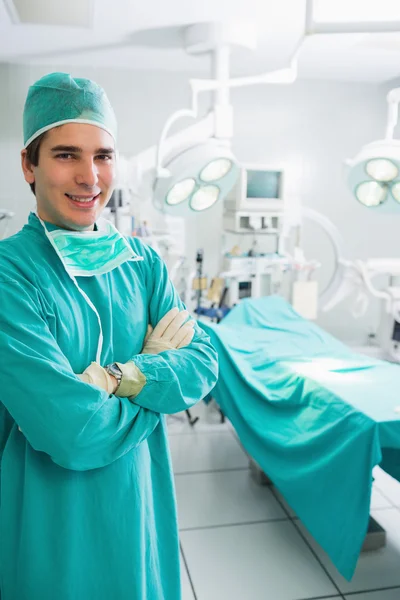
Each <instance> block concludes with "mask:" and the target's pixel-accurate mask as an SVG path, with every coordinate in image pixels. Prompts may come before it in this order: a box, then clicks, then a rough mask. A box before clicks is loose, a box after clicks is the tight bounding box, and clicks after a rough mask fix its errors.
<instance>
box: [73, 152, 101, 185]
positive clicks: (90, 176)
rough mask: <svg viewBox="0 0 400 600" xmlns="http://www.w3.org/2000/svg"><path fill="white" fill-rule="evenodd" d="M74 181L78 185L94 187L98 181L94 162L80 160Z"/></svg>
mask: <svg viewBox="0 0 400 600" xmlns="http://www.w3.org/2000/svg"><path fill="white" fill-rule="evenodd" d="M75 181H76V183H77V184H78V185H84V186H86V187H90V188H92V187H94V186H95V185H97V183H98V181H99V173H98V167H97V165H96V163H95V161H94V160H90V159H89V160H80V161H79V164H78V168H77V170H76V175H75Z"/></svg>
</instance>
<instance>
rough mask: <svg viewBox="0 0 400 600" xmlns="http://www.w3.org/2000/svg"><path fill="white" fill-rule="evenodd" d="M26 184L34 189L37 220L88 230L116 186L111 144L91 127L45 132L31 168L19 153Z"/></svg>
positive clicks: (69, 126)
mask: <svg viewBox="0 0 400 600" xmlns="http://www.w3.org/2000/svg"><path fill="white" fill-rule="evenodd" d="M21 158H22V170H23V172H24V177H25V180H26V181H27V182H28V183H29V184H32V183H34V184H35V195H36V200H37V209H38V215H39V217H40V218H41V219H43V221H47V222H49V223H53V224H54V225H57V226H58V227H62V228H63V229H72V230H74V231H85V230H90V229H93V225H94V223H95V221H96V220H97V219H98V217H99V215H100V213H101V212H102V210H103V208H104V207H105V206H106V204H107V202H108V201H109V199H110V197H111V194H112V192H113V186H114V183H115V175H116V164H115V142H114V139H113V137H112V136H111V135H110V134H109V133H107V132H106V131H104V130H103V129H101V128H100V127H96V126H95V125H87V124H83V123H67V124H65V125H61V126H60V127H55V128H53V129H50V130H49V131H48V132H47V134H46V136H45V137H44V139H43V141H42V143H41V145H40V151H39V163H38V165H37V166H34V165H32V164H31V163H30V162H29V160H28V159H27V155H26V150H22V152H21Z"/></svg>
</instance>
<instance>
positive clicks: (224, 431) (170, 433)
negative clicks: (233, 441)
mask: <svg viewBox="0 0 400 600" xmlns="http://www.w3.org/2000/svg"><path fill="white" fill-rule="evenodd" d="M211 427H212V425H210V428H211ZM217 433H219V434H227V433H230V430H229V429H222V428H221V429H219V431H212V430H211V431H210V430H202V431H200V430H196V426H195V428H194V429H192V431H168V437H177V436H178V435H179V436H180V435H195V436H200V435H207V434H211V435H216V434H217Z"/></svg>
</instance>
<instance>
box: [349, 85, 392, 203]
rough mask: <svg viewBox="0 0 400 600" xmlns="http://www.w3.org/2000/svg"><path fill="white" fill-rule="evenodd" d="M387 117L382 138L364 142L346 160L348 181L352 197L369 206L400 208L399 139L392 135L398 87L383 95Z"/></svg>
mask: <svg viewBox="0 0 400 600" xmlns="http://www.w3.org/2000/svg"><path fill="white" fill-rule="evenodd" d="M387 102H388V120H387V127H386V136H385V138H384V139H383V140H378V141H376V142H371V143H370V144H367V145H366V146H364V147H363V148H362V149H361V150H360V152H359V153H358V154H357V156H356V157H355V158H354V159H352V160H348V161H347V166H348V183H349V187H350V190H351V192H352V193H353V194H354V196H355V197H356V199H357V200H358V201H359V202H361V204H363V205H364V206H368V207H369V208H380V209H381V210H383V211H385V212H393V211H395V212H397V211H400V140H395V139H393V133H394V129H395V127H396V125H397V121H398V109H399V102H400V88H395V89H394V90H391V91H390V92H389V94H388V95H387Z"/></svg>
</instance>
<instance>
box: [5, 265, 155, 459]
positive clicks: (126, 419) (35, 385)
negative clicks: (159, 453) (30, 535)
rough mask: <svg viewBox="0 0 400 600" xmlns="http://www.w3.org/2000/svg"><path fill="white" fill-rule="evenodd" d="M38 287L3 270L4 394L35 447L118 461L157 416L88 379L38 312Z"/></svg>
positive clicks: (57, 454) (55, 455) (59, 455)
mask: <svg viewBox="0 0 400 600" xmlns="http://www.w3.org/2000/svg"><path fill="white" fill-rule="evenodd" d="M40 307H41V299H40V291H39V290H38V289H36V288H35V287H34V286H32V285H31V284H29V283H28V282H27V283H26V285H25V284H24V285H21V284H20V283H19V282H16V281H15V280H13V279H11V278H9V277H8V276H1V277H0V400H1V402H2V403H3V404H4V406H5V407H6V409H7V410H8V412H9V413H10V415H11V416H12V418H13V419H14V420H15V421H16V423H17V424H18V426H19V427H20V429H21V430H22V432H23V433H21V435H24V436H25V437H26V439H27V440H28V442H29V443H30V444H31V446H32V447H33V448H34V449H35V450H38V451H41V452H45V453H46V454H48V455H49V456H50V457H51V459H52V460H53V461H54V462H55V463H57V464H58V465H60V466H62V467H65V468H67V469H72V470H77V471H81V470H87V469H95V468H98V467H103V466H105V465H108V464H110V463H112V462H113V461H115V460H117V459H118V458H120V457H121V456H123V455H124V454H126V453H127V452H129V451H130V450H132V449H133V448H136V447H137V446H138V445H139V444H140V443H141V442H143V440H145V439H146V438H148V437H149V436H150V435H151V434H152V432H153V431H154V429H155V428H156V427H157V425H158V423H159V421H160V416H159V415H158V414H157V413H156V412H153V411H151V410H147V409H146V408H141V407H140V406H138V405H137V404H133V403H132V402H130V401H129V399H128V398H118V397H117V396H114V395H109V394H108V393H107V392H105V391H104V390H101V389H100V388H98V387H96V386H92V385H88V384H86V383H83V382H82V381H81V380H80V379H79V378H78V377H77V376H76V375H75V374H74V372H73V371H72V368H71V365H70V363H69V361H68V359H67V357H66V356H65V355H64V353H63V352H62V351H61V349H60V347H59V346H58V344H57V342H56V340H55V338H54V336H53V335H52V333H51V331H50V329H49V327H48V325H47V323H46V321H45V319H44V318H43V316H42V314H41V309H40Z"/></svg>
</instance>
